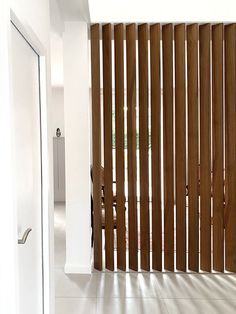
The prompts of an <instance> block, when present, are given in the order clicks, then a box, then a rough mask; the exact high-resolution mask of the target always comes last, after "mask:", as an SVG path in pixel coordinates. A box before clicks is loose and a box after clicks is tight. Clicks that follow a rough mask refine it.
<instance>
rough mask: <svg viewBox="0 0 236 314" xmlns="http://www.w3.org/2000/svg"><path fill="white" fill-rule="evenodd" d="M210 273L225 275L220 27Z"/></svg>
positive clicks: (215, 37)
mask: <svg viewBox="0 0 236 314" xmlns="http://www.w3.org/2000/svg"><path fill="white" fill-rule="evenodd" d="M212 141H213V143H212V144H213V269H214V270H216V271H220V272H223V271H224V168H223V167H224V166H223V165H224V159H223V158H224V157H223V152H224V147H223V24H217V25H213V26H212Z"/></svg>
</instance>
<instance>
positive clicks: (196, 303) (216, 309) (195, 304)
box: [164, 299, 236, 314]
mask: <svg viewBox="0 0 236 314" xmlns="http://www.w3.org/2000/svg"><path fill="white" fill-rule="evenodd" d="M164 302H165V305H166V308H167V310H168V313H169V314H189V313H191V314H235V313H236V301H234V300H196V299H194V300H193V299H175V300H173V299H169V300H164Z"/></svg>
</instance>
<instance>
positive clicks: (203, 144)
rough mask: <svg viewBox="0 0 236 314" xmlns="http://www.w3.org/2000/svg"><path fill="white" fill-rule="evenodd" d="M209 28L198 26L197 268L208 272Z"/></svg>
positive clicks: (209, 157) (209, 172) (207, 26)
mask: <svg viewBox="0 0 236 314" xmlns="http://www.w3.org/2000/svg"><path fill="white" fill-rule="evenodd" d="M210 39H211V25H210V24H204V25H200V26H199V45H200V50H199V51H200V59H199V60H200V268H201V269H202V270H204V271H208V272H210V271H211V69H210Z"/></svg>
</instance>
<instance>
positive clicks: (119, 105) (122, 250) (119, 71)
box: [114, 24, 126, 270]
mask: <svg viewBox="0 0 236 314" xmlns="http://www.w3.org/2000/svg"><path fill="white" fill-rule="evenodd" d="M114 41H115V108H116V109H115V128H116V201H117V205H116V212H117V267H118V268H119V269H121V270H126V244H125V194H124V168H125V164H124V25H123V24H118V25H115V26H114Z"/></svg>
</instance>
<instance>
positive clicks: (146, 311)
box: [138, 298, 168, 314]
mask: <svg viewBox="0 0 236 314" xmlns="http://www.w3.org/2000/svg"><path fill="white" fill-rule="evenodd" d="M138 313H139V314H152V313H153V314H154V313H155V314H167V313H168V312H167V308H166V305H165V303H164V301H163V300H159V299H157V298H141V299H140V300H139V312H138Z"/></svg>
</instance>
